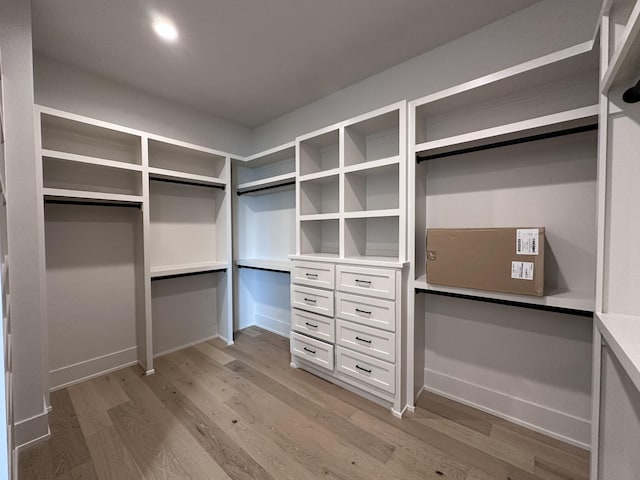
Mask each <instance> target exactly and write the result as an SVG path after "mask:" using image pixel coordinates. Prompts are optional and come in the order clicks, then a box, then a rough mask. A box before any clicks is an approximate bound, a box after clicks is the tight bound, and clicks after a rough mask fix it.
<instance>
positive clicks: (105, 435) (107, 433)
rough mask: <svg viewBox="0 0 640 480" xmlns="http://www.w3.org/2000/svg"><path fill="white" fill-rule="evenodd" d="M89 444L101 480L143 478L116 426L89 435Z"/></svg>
mask: <svg viewBox="0 0 640 480" xmlns="http://www.w3.org/2000/svg"><path fill="white" fill-rule="evenodd" d="M112 408H115V407H112ZM87 445H88V446H89V452H91V458H92V459H93V465H94V468H95V469H96V473H97V475H98V478H99V479H100V480H136V479H140V478H143V474H142V471H141V470H140V468H138V465H137V464H136V462H135V461H134V459H133V457H132V456H131V454H130V453H129V451H128V450H127V449H126V447H125V446H124V443H123V441H122V439H121V438H120V436H119V435H118V434H117V433H116V430H115V428H114V427H111V428H108V429H105V430H101V431H98V432H95V433H94V434H92V435H89V436H87Z"/></svg>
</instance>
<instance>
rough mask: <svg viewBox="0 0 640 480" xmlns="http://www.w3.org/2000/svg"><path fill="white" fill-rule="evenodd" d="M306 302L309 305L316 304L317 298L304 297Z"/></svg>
mask: <svg viewBox="0 0 640 480" xmlns="http://www.w3.org/2000/svg"><path fill="white" fill-rule="evenodd" d="M304 301H305V302H307V303H316V301H317V300H316V299H315V298H307V297H304Z"/></svg>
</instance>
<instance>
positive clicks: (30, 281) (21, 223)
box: [0, 0, 48, 445]
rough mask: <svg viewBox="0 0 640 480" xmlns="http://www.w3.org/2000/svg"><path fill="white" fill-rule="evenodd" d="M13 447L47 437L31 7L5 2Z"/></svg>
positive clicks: (2, 38)
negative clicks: (13, 416)
mask: <svg viewBox="0 0 640 480" xmlns="http://www.w3.org/2000/svg"><path fill="white" fill-rule="evenodd" d="M0 49H2V52H1V53H2V67H3V87H4V97H3V98H4V105H5V112H4V113H5V128H6V129H5V132H6V144H5V149H6V150H5V152H6V169H7V195H8V199H7V220H8V222H7V223H8V232H9V236H8V243H9V245H8V246H9V263H10V269H9V283H10V286H11V287H10V288H11V292H10V293H11V328H12V333H13V342H14V343H13V373H14V376H13V384H14V405H15V411H14V412H15V421H16V431H15V432H16V437H15V439H16V444H17V445H20V444H23V443H25V442H27V441H30V440H33V439H34V438H38V437H40V436H43V435H46V434H47V432H48V425H47V412H46V411H45V408H44V407H45V405H44V401H45V400H44V398H43V396H44V395H45V391H46V390H47V380H46V378H45V377H44V372H45V371H46V368H47V365H46V358H47V348H46V347H47V344H46V341H45V338H46V324H45V322H44V309H43V305H44V303H43V302H44V279H43V278H42V277H41V271H42V270H43V269H44V256H43V251H44V243H43V242H44V236H43V229H44V225H43V222H42V215H43V212H42V198H41V197H40V196H39V195H38V194H37V192H38V189H37V188H38V182H39V178H40V177H41V175H40V173H41V172H39V171H38V168H37V162H36V158H35V144H34V138H35V137H34V122H33V107H32V105H33V73H32V58H31V50H32V46H31V7H30V2H24V1H20V0H9V1H3V2H0Z"/></svg>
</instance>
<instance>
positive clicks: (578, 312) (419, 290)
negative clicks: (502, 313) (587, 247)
mask: <svg viewBox="0 0 640 480" xmlns="http://www.w3.org/2000/svg"><path fill="white" fill-rule="evenodd" d="M416 293H426V294H428V295H440V296H442V297H453V298H462V299H464V300H474V301H476V302H484V303H495V304H498V305H509V306H512V307H521V308H529V309H531V310H544V311H547V312H554V313H564V314H566V315H576V316H578V317H588V318H592V317H593V312H592V311H589V310H578V309H574V308H565V307H554V306H551V305H538V304H535V303H526V302H517V301H514V300H502V299H499V298H490V297H476V296H473V295H465V294H463V293H453V292H441V291H438V290H426V289H424V288H416Z"/></svg>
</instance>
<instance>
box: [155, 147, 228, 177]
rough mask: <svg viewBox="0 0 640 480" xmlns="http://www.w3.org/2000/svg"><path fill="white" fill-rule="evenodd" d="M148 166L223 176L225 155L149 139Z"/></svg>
mask: <svg viewBox="0 0 640 480" xmlns="http://www.w3.org/2000/svg"><path fill="white" fill-rule="evenodd" d="M149 167H152V168H159V169H163V170H172V171H176V172H181V173H187V174H193V175H203V176H207V177H214V178H224V176H225V157H224V156H222V155H217V154H214V153H209V152H206V151H202V150H196V149H193V148H187V147H182V146H180V145H174V144H172V143H166V142H162V141H159V140H154V139H150V140H149Z"/></svg>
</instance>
